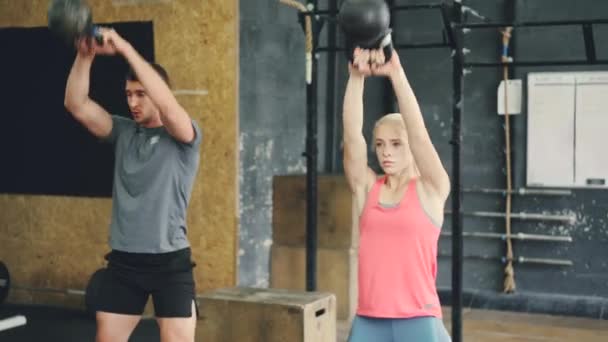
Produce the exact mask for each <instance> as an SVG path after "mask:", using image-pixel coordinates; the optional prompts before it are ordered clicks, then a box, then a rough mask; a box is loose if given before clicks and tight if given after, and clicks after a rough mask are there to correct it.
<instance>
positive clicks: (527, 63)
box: [463, 59, 608, 68]
mask: <svg viewBox="0 0 608 342" xmlns="http://www.w3.org/2000/svg"><path fill="white" fill-rule="evenodd" d="M605 64H608V60H606V59H604V60H595V61H587V60H572V61H519V62H518V61H514V62H507V63H502V62H465V63H463V66H464V67H465V68H471V67H502V66H570V65H605Z"/></svg>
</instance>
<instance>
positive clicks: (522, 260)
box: [439, 253, 574, 266]
mask: <svg viewBox="0 0 608 342" xmlns="http://www.w3.org/2000/svg"><path fill="white" fill-rule="evenodd" d="M439 257H443V258H451V257H452V256H451V255H450V254H448V253H439ZM463 257H464V258H467V259H482V260H500V261H501V262H502V263H503V264H506V263H507V261H509V260H512V261H513V262H516V263H520V264H541V265H552V266H573V265H574V263H573V262H572V261H571V260H567V259H550V258H528V257H524V256H520V257H515V258H512V259H509V258H507V257H500V256H489V255H464V256H463Z"/></svg>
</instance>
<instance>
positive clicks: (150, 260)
mask: <svg viewBox="0 0 608 342" xmlns="http://www.w3.org/2000/svg"><path fill="white" fill-rule="evenodd" d="M100 34H101V35H102V36H103V44H98V43H96V42H95V41H94V40H93V39H90V38H83V39H80V40H79V41H78V42H77V50H78V52H77V55H76V59H75V61H74V64H73V66H72V69H71V71H70V75H69V77H68V81H67V86H66V93H65V106H66V108H67V109H68V110H69V111H70V112H71V113H72V115H73V116H74V118H75V119H76V120H78V121H79V122H80V123H81V124H82V125H84V126H85V127H86V128H87V129H88V130H89V131H90V132H91V133H92V134H93V135H95V136H96V137H98V138H100V139H102V140H104V141H108V142H111V143H113V144H114V146H115V167H114V185H113V196H112V199H113V204H112V219H111V225H110V247H111V249H112V251H111V252H110V253H109V254H108V255H107V256H106V258H107V260H108V269H107V271H106V272H105V273H104V277H103V279H102V281H101V284H100V294H99V298H98V300H97V301H98V305H97V307H96V312H97V314H96V317H97V338H96V340H97V341H98V342H104V341H113V342H116V341H124V342H127V341H128V339H129V336H130V335H131V333H132V332H133V330H134V329H135V327H136V325H137V324H138V322H139V320H140V318H141V314H142V313H143V310H144V307H145V304H146V301H147V299H148V296H149V295H152V299H153V302H154V309H155V314H156V317H157V322H158V325H159V327H160V334H161V341H194V330H195V325H196V308H195V304H194V299H195V284H194V277H193V273H192V265H193V264H192V263H191V261H190V260H191V259H190V254H191V253H190V244H189V242H188V239H187V235H186V209H187V206H188V202H189V200H190V195H191V192H192V186H193V183H194V179H195V176H196V172H197V169H198V164H199V149H200V143H201V138H202V133H201V131H200V129H199V128H198V126H197V124H196V123H195V122H194V121H193V120H192V119H191V118H190V117H189V115H188V113H186V111H185V110H184V108H182V107H181V105H180V104H179V103H178V102H177V100H176V99H175V97H174V96H173V94H172V92H171V90H170V86H169V78H168V76H167V73H166V72H165V70H164V69H163V68H162V67H160V66H159V65H156V64H154V65H152V64H150V63H148V62H146V61H145V60H144V59H143V58H142V57H141V55H139V54H138V53H137V51H136V50H135V49H134V48H133V47H132V46H131V44H129V43H128V42H127V41H126V40H124V39H123V38H122V37H120V36H119V35H118V34H117V33H116V32H115V31H114V30H112V29H105V28H102V29H100ZM97 54H100V55H120V56H122V57H124V58H125V59H126V61H127V62H128V64H129V66H130V68H131V70H130V71H129V73H128V74H127V77H126V80H125V91H126V97H127V102H128V105H129V109H130V112H131V115H132V118H133V120H130V119H127V118H124V117H120V116H115V115H110V114H109V113H108V112H107V111H106V110H105V109H103V108H102V107H101V106H100V105H98V104H97V103H95V102H94V101H93V100H92V99H90V98H89V95H88V94H89V78H90V76H89V75H90V69H91V65H92V63H93V60H94V58H95V55H97Z"/></svg>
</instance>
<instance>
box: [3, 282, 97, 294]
mask: <svg viewBox="0 0 608 342" xmlns="http://www.w3.org/2000/svg"><path fill="white" fill-rule="evenodd" d="M11 288H12V289H16V290H21V291H30V292H47V293H59V294H65V295H74V296H84V295H85V294H86V291H84V290H76V289H56V288H51V287H30V286H19V285H13V284H11Z"/></svg>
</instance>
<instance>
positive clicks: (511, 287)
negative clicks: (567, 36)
mask: <svg viewBox="0 0 608 342" xmlns="http://www.w3.org/2000/svg"><path fill="white" fill-rule="evenodd" d="M512 31H513V28H512V27H507V28H505V29H504V30H503V31H501V34H502V47H503V51H502V58H501V61H502V62H503V63H508V62H510V59H509V55H508V51H509V41H510V40H511V32H512ZM502 77H503V81H504V87H503V89H504V106H505V126H504V127H505V145H506V147H505V150H506V151H505V155H506V166H507V194H506V206H505V230H506V242H507V257H506V262H507V266H506V267H505V280H504V288H503V291H504V292H505V293H511V292H515V288H516V285H515V270H514V269H513V244H512V242H511V191H512V184H511V128H510V126H509V105H508V103H509V97H508V95H509V91H508V86H507V82H508V79H509V67H508V65H507V64H504V65H503V68H502Z"/></svg>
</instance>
